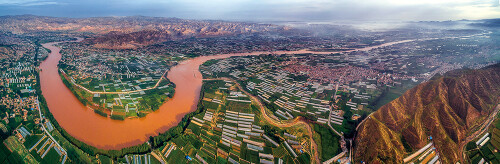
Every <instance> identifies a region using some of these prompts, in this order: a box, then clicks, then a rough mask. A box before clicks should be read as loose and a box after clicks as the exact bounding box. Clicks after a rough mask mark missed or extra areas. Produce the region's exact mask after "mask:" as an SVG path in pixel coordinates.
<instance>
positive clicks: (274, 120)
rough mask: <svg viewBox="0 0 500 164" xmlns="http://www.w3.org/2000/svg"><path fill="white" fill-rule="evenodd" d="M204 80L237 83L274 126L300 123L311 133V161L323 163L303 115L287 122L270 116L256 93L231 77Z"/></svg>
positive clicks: (283, 126)
mask: <svg viewBox="0 0 500 164" xmlns="http://www.w3.org/2000/svg"><path fill="white" fill-rule="evenodd" d="M204 80H227V81H232V82H234V83H235V84H236V86H237V87H238V89H240V91H241V92H243V93H245V94H247V95H248V96H250V99H252V101H254V102H256V103H257V104H258V105H259V109H260V112H261V113H262V116H263V117H264V119H266V121H267V122H269V123H270V124H271V125H273V126H276V127H280V128H288V127H292V126H300V125H302V126H304V127H305V128H306V129H307V131H308V133H309V139H310V140H311V150H313V151H314V160H311V163H321V160H320V159H319V152H318V145H317V144H316V142H314V139H313V134H314V132H313V130H312V128H311V126H309V124H308V123H307V122H306V121H305V119H304V118H303V117H300V116H299V117H296V118H295V119H293V120H292V121H287V122H282V121H279V120H278V119H277V118H276V116H274V114H271V116H269V113H268V111H267V110H266V108H265V106H264V104H263V103H262V102H261V101H260V100H259V99H258V98H257V97H255V96H254V95H252V94H250V93H248V92H247V91H246V90H244V89H243V88H242V87H241V85H240V84H239V83H238V82H236V81H235V80H233V79H230V78H216V79H204Z"/></svg>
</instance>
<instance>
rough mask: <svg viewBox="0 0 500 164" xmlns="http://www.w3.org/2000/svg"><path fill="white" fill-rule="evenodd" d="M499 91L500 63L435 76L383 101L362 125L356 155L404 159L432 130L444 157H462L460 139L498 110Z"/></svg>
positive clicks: (390, 160)
mask: <svg viewBox="0 0 500 164" xmlns="http://www.w3.org/2000/svg"><path fill="white" fill-rule="evenodd" d="M499 96H500V64H496V65H493V66H490V67H486V68H483V69H480V70H469V69H464V70H456V71H451V72H448V73H446V74H445V75H443V76H442V77H437V78H433V80H430V81H428V82H425V83H422V84H420V85H417V86H416V87H414V88H412V89H410V90H408V91H407V92H406V93H404V94H403V95H402V96H401V97H399V98H397V99H396V100H394V101H392V102H390V103H388V104H386V105H384V106H383V107H381V108H380V109H379V110H378V111H376V112H375V113H373V115H372V116H371V117H370V118H367V120H366V121H365V122H364V123H363V124H362V125H360V128H359V131H358V133H357V137H356V139H355V143H356V146H355V148H356V152H355V158H356V160H357V161H365V162H368V163H402V159H403V158H404V157H405V156H406V155H408V154H409V153H408V152H406V149H408V148H407V147H411V149H413V150H417V149H419V148H421V147H423V146H424V145H426V144H427V143H429V142H430V140H429V139H428V138H429V136H432V138H433V139H432V142H433V143H434V145H435V147H436V148H437V150H438V152H439V153H440V154H441V155H440V158H441V160H442V161H443V162H445V163H454V162H457V161H463V159H462V157H461V151H462V148H461V147H460V145H463V143H464V142H465V139H466V137H467V134H469V133H471V132H472V130H473V129H474V128H475V127H478V126H479V125H480V124H481V123H482V122H484V120H485V118H486V117H487V116H488V115H489V114H490V113H491V112H492V111H493V109H494V107H495V106H496V104H498V102H499V99H498V98H499ZM405 145H407V146H406V147H405Z"/></svg>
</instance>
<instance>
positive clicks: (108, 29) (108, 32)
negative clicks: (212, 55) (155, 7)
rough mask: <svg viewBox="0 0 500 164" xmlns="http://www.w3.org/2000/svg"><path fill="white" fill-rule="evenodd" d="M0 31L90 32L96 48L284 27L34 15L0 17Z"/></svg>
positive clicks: (176, 20) (91, 41) (154, 18)
mask: <svg viewBox="0 0 500 164" xmlns="http://www.w3.org/2000/svg"><path fill="white" fill-rule="evenodd" d="M0 24H2V26H0V30H1V31H8V32H12V33H30V32H40V31H61V32H62V31H63V32H73V33H90V34H97V35H91V36H92V37H91V38H88V39H86V40H85V42H86V43H90V44H94V45H95V46H96V47H98V48H136V47H138V46H142V45H149V44H152V43H158V42H163V41H169V40H176V39H183V38H190V37H210V36H222V35H235V34H244V33H254V32H268V31H280V30H284V29H286V27H284V26H277V25H271V24H258V23H244V22H227V21H213V20H184V19H178V18H163V17H145V16H130V17H95V18H61V17H46V16H35V15H18V16H0Z"/></svg>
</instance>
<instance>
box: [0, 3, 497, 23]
mask: <svg viewBox="0 0 500 164" xmlns="http://www.w3.org/2000/svg"><path fill="white" fill-rule="evenodd" d="M498 3H499V0H0V15H20V14H34V15H44V16H58V17H97V16H131V15H144V16H160V17H178V18H187V19H217V20H250V21H324V22H328V21H344V20H355V21H358V20H359V21H366V20H371V21H373V20H375V21H381V20H390V21H421V20H423V21H429V20H459V19H485V18H500V7H499V5H498Z"/></svg>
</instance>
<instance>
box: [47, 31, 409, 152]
mask: <svg viewBox="0 0 500 164" xmlns="http://www.w3.org/2000/svg"><path fill="white" fill-rule="evenodd" d="M409 41H411V40H405V41H398V42H390V43H386V44H382V45H379V46H373V47H366V48H361V49H355V50H350V51H356V50H363V51H367V50H371V49H374V48H378V47H382V46H388V45H392V44H397V43H403V42H409ZM58 43H59V42H53V43H46V44H43V45H42V46H43V47H45V48H48V49H50V50H51V53H50V54H49V56H48V58H47V59H46V60H45V61H43V62H42V63H41V65H40V68H41V69H42V71H41V72H40V82H41V87H42V94H43V96H44V97H45V99H46V100H47V105H48V107H49V110H50V112H51V113H52V114H53V115H54V117H55V119H56V120H57V122H58V123H59V125H61V126H62V127H63V128H64V129H65V130H66V131H67V132H68V133H69V134H71V135H72V136H73V137H75V138H77V139H79V140H81V141H83V142H85V143H87V144H89V145H92V146H95V147H97V148H102V149H121V148H124V147H129V146H134V145H138V144H142V143H144V142H145V141H146V140H147V139H148V137H149V136H156V135H158V133H161V132H164V131H166V130H168V129H169V128H170V127H173V126H175V125H177V124H178V123H179V122H180V120H181V119H182V117H183V116H184V115H185V114H186V113H188V112H192V111H194V110H195V109H196V105H197V102H198V99H199V96H200V89H201V85H202V76H201V73H200V72H199V70H198V68H199V65H200V64H202V63H204V62H205V61H207V60H210V59H221V58H227V57H231V56H249V55H259V54H269V53H270V52H252V53H234V54H221V55H214V56H202V57H197V58H193V59H190V60H186V61H183V62H180V63H179V64H178V65H177V66H175V67H173V68H172V69H171V70H170V71H169V72H168V76H167V77H168V79H170V81H172V82H173V83H175V84H176V88H175V95H174V97H173V98H172V99H170V100H169V101H167V102H166V103H164V104H162V105H161V106H160V109H159V110H157V111H155V112H153V113H150V114H148V115H147V116H146V117H143V118H136V119H126V120H124V121H119V120H112V119H110V118H107V117H102V116H100V115H98V114H96V113H94V112H93V111H92V110H91V109H89V108H87V107H85V106H84V105H83V104H82V103H81V102H80V101H79V100H78V99H77V98H76V97H75V96H74V95H73V94H72V93H71V91H70V90H69V89H68V88H67V87H66V86H65V85H64V84H63V82H62V80H61V78H60V76H59V73H58V71H57V70H58V68H57V64H58V62H59V60H60V59H61V54H60V53H59V51H60V50H61V49H60V48H59V47H57V46H56V45H57V44H58ZM344 52H347V51H344ZM272 53H273V54H285V53H286V54H300V53H316V54H330V53H332V52H311V51H307V50H300V51H276V52H272ZM335 53H338V52H335Z"/></svg>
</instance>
